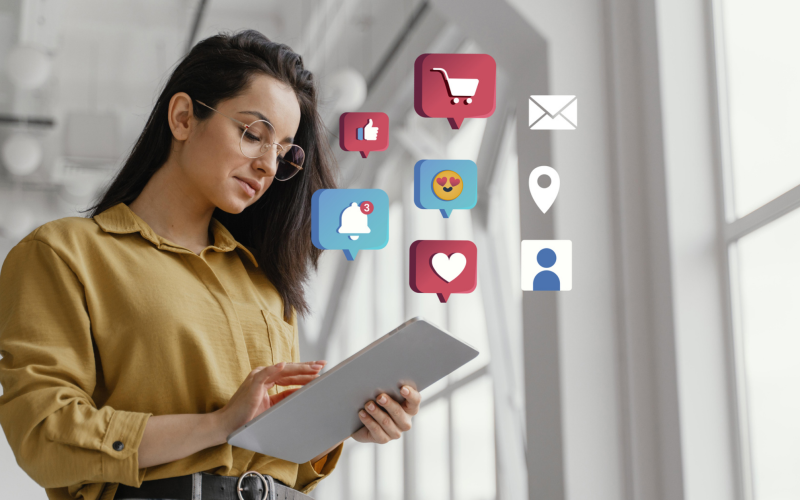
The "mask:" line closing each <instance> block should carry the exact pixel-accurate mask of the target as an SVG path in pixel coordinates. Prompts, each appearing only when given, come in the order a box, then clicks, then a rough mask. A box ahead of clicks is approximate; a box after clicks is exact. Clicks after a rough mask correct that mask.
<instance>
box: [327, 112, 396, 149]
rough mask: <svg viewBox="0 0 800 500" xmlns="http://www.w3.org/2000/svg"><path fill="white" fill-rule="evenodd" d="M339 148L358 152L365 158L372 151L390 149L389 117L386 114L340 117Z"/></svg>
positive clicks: (346, 114) (347, 114) (349, 114)
mask: <svg viewBox="0 0 800 500" xmlns="http://www.w3.org/2000/svg"><path fill="white" fill-rule="evenodd" d="M339 146H340V147H341V148H342V149H343V150H344V151H358V152H360V153H361V156H362V157H363V158H366V157H367V156H369V153H370V151H386V148H388V147H389V116H388V115H387V114H386V113H342V115H341V116H340V117H339Z"/></svg>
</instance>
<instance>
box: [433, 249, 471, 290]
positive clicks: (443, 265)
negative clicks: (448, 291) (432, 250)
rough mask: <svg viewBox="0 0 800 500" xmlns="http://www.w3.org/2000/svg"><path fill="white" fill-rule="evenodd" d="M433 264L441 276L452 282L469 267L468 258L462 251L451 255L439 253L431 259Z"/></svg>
mask: <svg viewBox="0 0 800 500" xmlns="http://www.w3.org/2000/svg"><path fill="white" fill-rule="evenodd" d="M431 265H432V266H433V270H434V271H436V274H438V275H439V277H440V278H442V279H443V280H445V281H446V282H448V283H450V282H451V281H453V280H454V279H456V278H458V276H459V275H460V274H461V272H462V271H463V270H464V268H465V267H467V258H466V257H464V254H462V253H454V254H453V255H451V256H450V257H448V256H447V255H446V254H443V253H437V254H436V255H434V256H433V258H432V259H431Z"/></svg>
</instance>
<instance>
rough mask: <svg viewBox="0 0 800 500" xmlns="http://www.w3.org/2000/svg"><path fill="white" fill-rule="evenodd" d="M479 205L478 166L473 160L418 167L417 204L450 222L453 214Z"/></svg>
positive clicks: (434, 162) (426, 162)
mask: <svg viewBox="0 0 800 500" xmlns="http://www.w3.org/2000/svg"><path fill="white" fill-rule="evenodd" d="M476 203H478V166H477V165H476V164H475V162H474V161H472V160H420V161H418V162H417V163H416V164H415V165H414V204H415V205H416V206H417V207H419V208H428V209H431V208H432V209H437V210H439V211H441V212H442V217H444V218H449V217H450V213H452V211H453V210H458V209H460V210H469V209H470V208H474V207H475V204H476Z"/></svg>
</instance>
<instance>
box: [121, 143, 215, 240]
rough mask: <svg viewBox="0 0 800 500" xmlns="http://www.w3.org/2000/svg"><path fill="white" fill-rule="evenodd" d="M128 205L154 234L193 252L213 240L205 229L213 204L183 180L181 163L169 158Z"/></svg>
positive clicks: (212, 210)
mask: <svg viewBox="0 0 800 500" xmlns="http://www.w3.org/2000/svg"><path fill="white" fill-rule="evenodd" d="M128 206H129V207H130V209H131V210H132V211H133V212H134V213H135V214H136V215H138V216H139V217H141V218H142V220H144V221H145V222H146V223H147V224H148V225H149V226H150V227H151V228H152V229H153V231H155V232H156V234H158V235H159V236H161V237H163V238H166V239H168V240H169V241H171V242H173V243H177V244H178V245H181V246H183V247H186V248H188V249H189V250H192V251H193V252H195V253H198V254H199V253H200V251H202V249H203V248H205V247H206V246H208V245H209V244H213V243H214V242H213V241H210V238H209V231H208V228H209V224H210V223H211V216H212V215H213V213H214V208H215V207H214V205H213V204H212V203H210V202H209V201H208V199H207V198H206V197H204V196H202V194H201V193H200V192H199V191H198V190H197V189H196V188H195V186H193V185H191V184H190V183H189V182H187V176H186V175H183V174H182V173H181V166H180V165H178V164H177V163H175V162H174V161H171V159H170V160H167V162H166V163H165V164H164V165H163V166H162V167H161V168H160V169H158V170H157V171H156V173H155V174H153V176H152V177H151V178H150V180H149V181H148V182H147V185H145V187H144V189H143V190H142V192H141V193H140V194H139V196H138V197H137V198H136V199H135V200H133V202H131V203H130V204H129V205H128Z"/></svg>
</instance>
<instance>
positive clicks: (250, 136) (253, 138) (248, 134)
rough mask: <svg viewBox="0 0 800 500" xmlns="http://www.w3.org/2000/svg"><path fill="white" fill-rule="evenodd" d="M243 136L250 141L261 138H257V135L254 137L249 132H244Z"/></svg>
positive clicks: (256, 140) (259, 140)
mask: <svg viewBox="0 0 800 500" xmlns="http://www.w3.org/2000/svg"><path fill="white" fill-rule="evenodd" d="M244 136H245V137H247V140H248V141H252V142H261V139H259V138H258V137H256V136H255V135H253V134H251V133H250V132H245V133H244Z"/></svg>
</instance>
